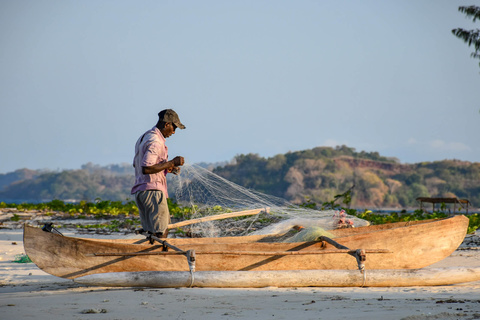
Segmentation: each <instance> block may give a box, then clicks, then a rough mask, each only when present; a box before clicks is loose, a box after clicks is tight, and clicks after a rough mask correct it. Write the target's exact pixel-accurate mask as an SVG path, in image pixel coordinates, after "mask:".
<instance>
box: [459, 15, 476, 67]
mask: <svg viewBox="0 0 480 320" xmlns="http://www.w3.org/2000/svg"><path fill="white" fill-rule="evenodd" d="M458 11H460V12H462V13H464V14H465V15H466V16H467V17H471V18H472V19H473V22H475V21H476V20H477V19H480V7H476V6H469V7H459V8H458ZM452 33H453V34H454V35H455V36H456V37H457V38H460V39H462V40H463V41H464V42H465V43H467V44H468V46H469V47H470V46H473V47H474V48H475V51H474V52H472V54H471V56H472V57H473V58H478V59H480V29H473V30H465V29H462V28H456V29H453V30H452ZM479 66H480V63H479Z"/></svg>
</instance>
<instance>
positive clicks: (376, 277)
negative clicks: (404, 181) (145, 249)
mask: <svg viewBox="0 0 480 320" xmlns="http://www.w3.org/2000/svg"><path fill="white" fill-rule="evenodd" d="M479 280H480V267H469V268H467V267H458V268H457V267H455V268H424V269H408V270H366V271H365V273H364V274H362V273H360V272H359V271H357V270H295V271H292V270H285V271H199V272H195V273H194V275H193V278H192V275H191V274H190V272H185V271H140V272H113V273H98V274H91V275H88V276H83V277H79V278H76V279H74V281H75V282H77V283H80V284H84V285H91V286H102V287H151V288H178V287H202V288H263V287H272V286H273V287H413V286H445V285H452V284H457V283H465V282H471V281H479Z"/></svg>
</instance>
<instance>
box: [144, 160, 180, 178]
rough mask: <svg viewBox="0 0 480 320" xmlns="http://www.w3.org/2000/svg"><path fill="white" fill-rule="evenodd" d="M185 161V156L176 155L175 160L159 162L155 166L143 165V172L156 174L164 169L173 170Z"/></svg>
mask: <svg viewBox="0 0 480 320" xmlns="http://www.w3.org/2000/svg"><path fill="white" fill-rule="evenodd" d="M184 163H185V159H184V158H183V157H175V158H173V160H170V161H167V162H163V163H157V164H154V165H153V166H148V167H142V173H143V174H154V173H158V172H161V171H164V170H169V171H172V169H173V168H175V167H179V166H183V164H184Z"/></svg>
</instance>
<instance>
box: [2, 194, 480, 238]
mask: <svg viewBox="0 0 480 320" xmlns="http://www.w3.org/2000/svg"><path fill="white" fill-rule="evenodd" d="M351 191H352V190H351V189H350V190H347V191H346V192H345V193H343V194H340V195H335V197H334V200H332V201H328V202H324V203H322V204H321V205H317V204H316V203H315V202H312V201H309V202H306V203H304V204H302V206H304V207H309V208H312V209H319V210H326V209H333V210H339V211H340V210H344V211H345V212H346V213H347V214H349V215H353V216H356V217H358V218H361V219H364V220H367V221H369V222H370V223H371V224H384V223H392V222H402V221H418V220H425V219H437V218H446V217H448V216H449V214H448V212H446V211H435V212H433V213H427V212H424V211H423V210H415V211H414V212H413V213H407V212H406V211H401V212H392V213H389V214H383V213H373V212H372V211H371V210H364V211H357V210H355V209H351V208H348V205H349V204H350V201H351V196H350V195H351ZM340 200H341V204H340V203H337V202H340ZM168 206H169V209H170V213H171V215H172V217H173V218H177V219H180V220H188V219H190V218H191V216H192V208H190V207H181V206H179V205H178V204H177V203H175V202H172V201H170V199H169V201H168ZM0 208H16V209H18V210H19V211H22V210H41V211H44V212H47V213H48V212H52V213H53V211H57V212H63V213H65V214H68V215H70V216H71V217H72V218H77V219H84V218H86V216H87V215H89V216H93V217H95V218H103V219H105V218H106V219H107V220H108V221H106V222H102V223H97V224H87V225H85V224H76V225H75V227H76V228H83V229H104V230H107V231H115V232H118V231H120V230H121V229H130V230H133V229H136V228H138V227H139V226H140V219H139V217H138V209H137V207H136V205H135V203H133V202H127V203H121V202H111V201H101V200H97V201H96V202H81V203H78V204H71V203H65V202H63V201H60V200H54V201H50V202H47V203H37V204H32V203H22V204H15V203H8V204H7V203H5V202H0ZM218 211H221V208H220V207H216V208H212V210H209V211H208V214H205V215H211V214H214V213H215V212H218ZM468 218H469V220H470V223H469V228H468V233H473V232H475V230H477V229H478V228H480V215H479V214H478V213H474V214H470V215H468ZM11 219H12V220H13V221H18V220H20V217H19V215H14V216H13V217H12V218H11ZM235 219H236V220H241V219H242V217H237V218H235ZM265 222H271V221H265Z"/></svg>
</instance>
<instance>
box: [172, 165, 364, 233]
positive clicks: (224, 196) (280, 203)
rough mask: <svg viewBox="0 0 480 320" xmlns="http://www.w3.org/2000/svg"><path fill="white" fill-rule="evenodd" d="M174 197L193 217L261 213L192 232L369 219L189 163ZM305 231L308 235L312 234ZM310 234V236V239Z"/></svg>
mask: <svg viewBox="0 0 480 320" xmlns="http://www.w3.org/2000/svg"><path fill="white" fill-rule="evenodd" d="M169 189H170V191H169V193H170V197H172V198H174V199H175V201H176V202H177V203H178V204H179V205H181V206H182V207H184V208H188V210H189V211H190V217H189V218H192V219H194V218H198V217H203V216H208V215H214V214H221V213H227V212H238V211H243V210H251V209H264V211H268V213H267V212H263V213H261V214H257V215H253V216H246V217H242V218H232V219H226V220H218V221H209V222H202V223H198V224H193V225H191V226H190V227H189V229H188V230H189V231H188V232H189V233H191V234H190V236H199V237H218V236H231V235H235V236H237V235H246V234H283V233H286V232H288V231H289V230H292V228H293V227H295V226H301V227H318V229H316V231H315V232H316V234H318V235H322V233H323V232H322V231H321V230H320V229H322V230H330V229H336V228H338V227H339V226H355V227H359V226H365V225H367V224H368V222H366V221H365V220H362V219H359V218H356V217H353V216H349V215H346V214H345V213H344V212H339V211H335V210H323V211H321V210H316V209H311V208H307V207H303V206H299V205H295V204H292V203H290V202H288V201H287V200H285V199H282V198H279V197H275V196H271V195H267V194H263V193H260V192H258V191H255V190H251V189H247V188H244V187H242V186H239V185H237V184H235V183H233V182H231V181H228V180H226V179H224V178H222V177H220V176H218V175H216V174H214V173H213V172H211V171H210V170H207V169H205V168H203V167H201V166H199V165H196V164H185V165H184V166H183V167H182V169H181V174H179V175H177V176H174V177H173V178H172V179H170V181H169ZM312 236H313V235H312V234H311V233H310V234H307V233H306V232H305V237H306V238H305V239H304V241H306V240H309V239H310V238H312ZM307 238H308V239H307Z"/></svg>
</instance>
